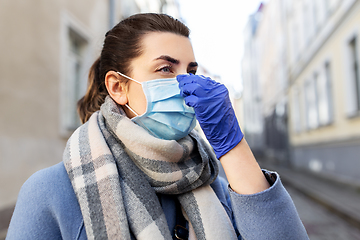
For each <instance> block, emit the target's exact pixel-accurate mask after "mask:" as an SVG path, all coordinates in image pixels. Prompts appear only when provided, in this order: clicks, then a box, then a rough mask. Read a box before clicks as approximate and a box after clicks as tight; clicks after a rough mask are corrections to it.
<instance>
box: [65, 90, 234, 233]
mask: <svg viewBox="0 0 360 240" xmlns="http://www.w3.org/2000/svg"><path fill="white" fill-rule="evenodd" d="M190 135H191V136H187V137H185V138H183V139H181V140H179V141H168V140H161V139H158V138H155V137H153V136H151V135H150V134H149V133H148V132H147V131H146V130H144V129H143V128H141V127H140V126H138V125H136V124H134V123H133V122H132V121H131V120H130V119H129V118H127V117H126V115H125V113H124V112H123V110H122V109H121V108H119V107H118V106H117V105H116V103H115V102H114V101H113V100H112V99H111V98H110V97H107V98H106V100H105V103H104V104H103V105H102V106H101V110H100V111H98V112H96V113H94V114H93V115H92V116H91V118H90V119H89V121H88V122H87V123H85V124H84V125H82V126H81V127H79V128H78V129H77V130H76V131H75V132H74V133H73V135H72V136H71V137H70V139H69V140H68V143H67V146H66V149H65V152H64V159H63V160H64V164H65V168H66V171H67V173H68V175H69V178H70V180H71V183H72V186H73V188H74V191H75V193H76V196H77V199H78V202H79V204H80V209H81V212H82V215H83V219H84V225H85V229H86V234H87V237H88V239H133V238H136V239H147V240H148V239H156V240H159V239H172V236H171V232H170V230H169V227H168V225H167V221H166V218H165V214H164V211H163V209H162V207H161V205H160V203H159V200H158V197H157V195H156V193H161V194H174V195H176V196H177V198H178V200H179V202H180V204H181V206H182V210H183V213H184V216H185V218H186V219H187V220H188V221H189V239H236V236H235V232H234V230H233V227H232V224H231V221H230V219H229V217H228V215H227V214H226V212H225V210H224V208H223V206H222V205H221V203H220V201H219V200H218V198H217V196H216V194H215V193H214V191H213V190H212V188H211V187H210V186H209V184H210V183H211V182H213V181H214V180H215V178H216V177H217V173H218V166H217V162H216V158H215V157H214V154H213V153H212V151H211V150H210V149H209V148H208V147H207V145H206V144H205V143H204V142H203V141H202V140H201V139H200V137H198V135H197V134H196V132H195V131H193V132H192V133H191V134H190Z"/></svg>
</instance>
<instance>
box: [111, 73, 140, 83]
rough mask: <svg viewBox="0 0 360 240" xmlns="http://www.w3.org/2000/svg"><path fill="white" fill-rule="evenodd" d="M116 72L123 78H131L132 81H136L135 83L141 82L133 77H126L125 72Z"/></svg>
mask: <svg viewBox="0 0 360 240" xmlns="http://www.w3.org/2000/svg"><path fill="white" fill-rule="evenodd" d="M116 73H117V74H119V75H120V76H122V77H124V78H127V79H129V80H131V81H134V82H136V83H138V84H141V82H139V81H137V80H135V79H133V78H131V77H128V76H126V75H125V74H122V73H121V72H116Z"/></svg>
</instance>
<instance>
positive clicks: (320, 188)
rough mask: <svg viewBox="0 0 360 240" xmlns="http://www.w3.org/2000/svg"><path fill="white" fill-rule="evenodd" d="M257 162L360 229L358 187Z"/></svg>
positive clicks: (308, 173) (285, 182)
mask: <svg viewBox="0 0 360 240" xmlns="http://www.w3.org/2000/svg"><path fill="white" fill-rule="evenodd" d="M259 164H260V166H261V167H262V168H265V169H268V170H271V171H276V172H278V173H279V175H280V179H281V181H282V182H283V184H284V185H285V186H286V185H288V186H291V187H292V188H295V189H296V190H297V191H299V192H301V193H303V194H304V195H306V196H307V197H309V198H311V199H312V200H314V201H316V202H318V203H320V204H321V205H323V206H325V207H326V208H327V209H328V210H330V211H332V212H333V213H335V214H337V215H338V216H340V217H341V218H343V219H344V220H346V221H347V222H348V223H349V224H352V225H353V226H355V227H356V228H358V229H360V188H355V187H352V186H349V185H346V184H343V183H340V182H336V181H331V180H329V179H325V178H322V177H320V176H318V175H316V174H314V173H310V172H307V171H300V170H296V169H292V168H290V167H283V166H279V165H275V164H271V163H268V162H266V161H259Z"/></svg>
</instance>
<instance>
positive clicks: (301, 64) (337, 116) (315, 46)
mask: <svg viewBox="0 0 360 240" xmlns="http://www.w3.org/2000/svg"><path fill="white" fill-rule="evenodd" d="M359 26H360V1H359V0H317V1H311V0H302V1H295V0H287V1H285V0H269V1H268V2H267V3H266V4H265V5H264V6H263V7H262V9H261V20H260V21H259V22H258V23H257V29H256V32H255V34H254V37H253V40H252V41H253V42H254V43H256V44H257V50H256V51H257V60H256V61H255V64H256V65H257V67H258V70H257V74H258V75H259V79H258V81H259V83H260V85H261V89H262V98H261V99H262V101H261V105H262V109H263V110H262V117H263V121H264V134H265V135H266V144H265V145H266V146H265V147H266V148H270V149H271V148H272V147H271V145H269V141H272V140H273V139H272V137H273V134H272V133H271V132H269V129H275V127H274V126H271V124H270V123H269V116H276V117H275V118H272V119H275V122H276V121H277V123H275V124H278V126H277V127H278V128H280V129H281V128H284V127H285V128H286V129H287V130H284V129H283V133H284V135H285V133H286V135H285V136H282V135H278V137H280V138H282V139H281V140H280V141H282V142H288V144H289V147H288V149H289V152H288V153H289V155H288V156H289V157H288V159H289V161H290V164H291V165H293V166H294V167H297V168H301V169H306V170H310V171H314V172H316V173H317V174H319V175H322V176H325V177H330V178H333V179H337V180H339V181H343V182H346V183H349V184H355V185H358V186H359V185H360V174H359V173H358V169H360V158H359V156H360V82H359V74H360V73H359V63H358V59H359V57H360V50H359V44H360V41H359V37H360V27H359ZM244 61H246V58H244ZM245 81H250V80H249V79H245V77H244V82H245ZM244 87H245V83H244ZM246 91H247V90H246V89H245V92H246ZM244 105H246V103H245V102H244ZM284 106H285V107H284ZM274 113H275V114H274ZM271 114H273V115H271ZM279 116H283V117H282V118H279ZM270 119H271V118H270ZM279 119H280V121H279ZM287 119H288V120H287ZM245 124H247V122H246V121H245ZM269 126H270V127H269ZM275 152H276V151H275ZM275 156H282V155H281V154H280V155H276V154H275Z"/></svg>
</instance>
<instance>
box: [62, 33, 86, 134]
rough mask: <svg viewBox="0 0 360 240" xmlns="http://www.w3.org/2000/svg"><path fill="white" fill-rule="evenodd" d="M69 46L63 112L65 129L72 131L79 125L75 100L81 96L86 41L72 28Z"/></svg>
mask: <svg viewBox="0 0 360 240" xmlns="http://www.w3.org/2000/svg"><path fill="white" fill-rule="evenodd" d="M68 40H69V45H68V46H69V47H68V51H67V61H66V85H67V87H66V96H65V104H66V109H67V111H66V112H64V113H63V114H65V119H64V120H65V126H66V130H69V131H73V130H75V129H76V128H77V127H78V126H79V125H80V120H79V117H78V114H77V101H78V100H79V99H80V98H81V97H82V96H83V94H84V93H83V92H82V91H81V90H82V89H81V82H83V81H82V80H83V70H84V51H85V49H86V46H87V42H86V40H85V39H83V38H82V37H81V36H80V35H79V34H77V33H76V32H75V31H74V30H73V29H71V28H69V31H68Z"/></svg>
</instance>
